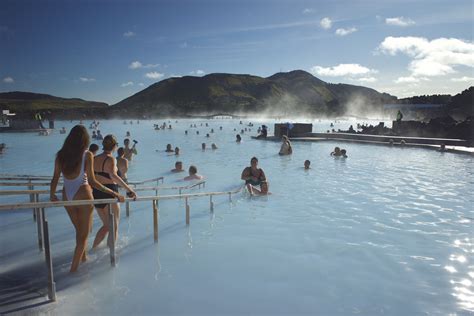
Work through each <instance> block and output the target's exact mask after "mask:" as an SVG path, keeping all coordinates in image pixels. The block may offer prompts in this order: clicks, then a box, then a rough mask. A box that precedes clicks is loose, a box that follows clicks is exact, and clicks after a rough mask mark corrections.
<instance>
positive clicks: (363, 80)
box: [357, 77, 377, 83]
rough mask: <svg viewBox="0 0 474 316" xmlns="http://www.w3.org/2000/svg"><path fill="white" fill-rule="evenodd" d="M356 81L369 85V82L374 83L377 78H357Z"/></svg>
mask: <svg viewBox="0 0 474 316" xmlns="http://www.w3.org/2000/svg"><path fill="white" fill-rule="evenodd" d="M357 80H358V81H360V82H367V83H370V82H376V81H377V78H375V77H362V78H359V79H357Z"/></svg>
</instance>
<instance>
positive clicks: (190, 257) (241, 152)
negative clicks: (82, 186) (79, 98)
mask: <svg viewBox="0 0 474 316" xmlns="http://www.w3.org/2000/svg"><path fill="white" fill-rule="evenodd" d="M162 122H163V120H161V121H141V122H140V124H139V125H137V124H134V125H123V124H122V121H103V122H101V128H100V129H101V131H102V134H104V135H105V134H107V133H114V134H115V135H117V137H118V138H119V139H123V138H124V136H125V133H126V131H127V130H128V131H130V132H131V134H132V138H134V139H137V140H138V141H139V143H138V151H139V154H138V156H136V157H135V159H134V161H133V163H132V164H131V168H130V172H129V178H130V180H141V179H146V178H153V177H157V176H164V177H165V185H177V184H180V185H184V182H183V181H182V180H181V179H182V178H183V177H184V174H178V175H177V174H171V173H170V172H169V170H170V169H172V168H173V166H174V163H175V161H176V160H178V159H179V160H181V161H183V163H184V166H185V168H186V169H187V167H189V165H190V164H195V165H196V166H197V167H198V172H199V173H200V174H202V175H204V176H205V177H206V180H207V183H206V187H205V188H202V189H192V190H189V191H187V192H190V193H191V192H206V191H225V190H230V189H234V188H236V187H237V186H239V185H240V184H241V183H242V182H241V181H240V180H239V179H240V173H241V171H242V169H243V168H244V167H246V166H247V165H249V160H250V158H251V157H252V156H257V157H258V158H259V165H260V167H261V168H263V169H264V170H265V172H266V175H267V178H268V179H269V182H270V191H271V192H272V195H270V196H268V197H259V198H250V197H249V196H248V195H247V194H244V193H239V194H237V195H236V196H235V197H234V198H233V201H232V203H230V202H229V201H228V198H227V197H216V198H215V199H214V201H215V210H214V213H210V211H209V199H208V198H200V199H192V200H191V201H190V207H191V219H190V221H191V223H190V226H189V227H187V226H186V224H185V206H184V201H183V200H172V201H161V202H160V223H159V225H160V228H159V229H160V231H159V243H158V244H154V243H153V220H152V207H151V202H148V203H135V204H132V207H131V208H132V210H131V215H130V217H128V218H127V217H126V216H125V214H124V212H123V214H122V218H121V223H120V228H119V234H120V237H119V241H118V249H117V255H118V262H117V266H116V267H115V268H111V267H110V263H109V257H108V250H107V248H106V247H105V245H103V246H102V247H101V248H100V249H99V250H98V251H97V252H95V253H91V254H90V259H89V261H88V262H87V263H86V264H84V265H82V266H81V267H80V269H79V272H78V273H76V274H74V275H70V274H69V273H68V270H69V266H70V263H71V257H72V250H73V247H74V230H73V227H72V224H71V223H70V221H69V219H68V217H67V215H66V212H65V211H64V209H59V208H58V209H49V210H47V214H48V218H49V220H50V227H51V228H50V229H51V234H52V236H51V240H52V252H53V258H54V268H55V273H56V282H57V287H58V293H57V296H58V302H57V303H54V304H48V305H44V306H41V307H37V308H35V309H33V311H36V312H38V311H39V312H42V313H50V314H60V315H71V314H77V315H93V314H123V315H126V314H164V315H168V314H186V315H189V314H191V315H194V314H202V315H209V314H214V315H224V314H233V315H241V314H245V315H249V314H253V315H262V314H267V315H274V314H281V315H296V314H312V315H348V314H361V315H382V314H383V315H420V314H423V315H425V314H433V315H447V314H459V315H464V314H466V315H467V314H470V313H472V312H473V311H474V284H473V283H474V228H473V222H474V210H473V202H474V198H473V192H474V171H473V170H474V168H473V167H474V159H473V158H472V157H470V156H464V155H455V154H450V153H444V154H443V153H439V152H436V151H431V150H426V149H416V148H391V147H383V146H373V145H361V144H355V143H336V142H319V143H298V142H294V143H293V147H294V154H293V155H292V156H286V157H280V156H278V154H277V153H278V151H279V147H280V144H279V143H276V142H264V141H256V140H251V139H250V135H255V134H256V129H257V124H258V123H261V122H257V121H254V123H255V126H254V127H252V132H247V133H245V134H244V135H243V142H242V143H240V144H237V143H235V141H234V139H235V134H236V132H234V128H236V129H237V130H238V131H240V130H241V129H243V128H244V127H246V126H244V125H240V124H239V122H238V121H236V120H209V121H204V120H193V121H190V120H179V122H178V123H175V121H174V120H172V125H173V130H166V131H154V130H153V124H155V123H162ZM204 122H208V123H209V127H207V128H206V127H205V126H203V127H201V126H200V124H201V123H204ZM246 122H248V120H244V123H246ZM191 123H193V124H194V123H196V124H197V126H198V128H189V125H190V124H191ZM265 123H267V125H269V126H270V133H272V131H273V124H271V123H272V122H269V121H265ZM350 124H355V122H349V121H342V122H340V123H338V124H336V126H335V128H336V129H337V128H347V127H348V126H349V125H350ZM85 125H86V126H88V125H89V121H87V122H85ZM61 126H66V128H67V129H68V130H69V128H70V127H71V126H73V123H69V122H57V123H56V127H61ZM219 126H223V130H222V131H219ZM211 128H213V129H214V130H215V133H213V134H212V133H211V134H210V138H206V137H205V134H206V133H209V132H210V129H211ZM327 129H329V122H328V121H322V122H315V126H314V128H313V131H325V130H327ZM184 130H188V131H189V134H188V135H187V136H185V135H184ZM196 130H199V131H200V135H196ZM64 136H65V135H60V134H59V133H58V131H55V132H54V133H53V135H51V136H48V137H40V136H36V135H33V134H0V137H1V142H5V143H7V145H8V147H9V148H8V149H7V151H6V152H5V153H4V154H3V155H0V165H1V172H2V173H15V174H38V175H48V174H51V173H52V169H53V161H54V154H55V152H56V151H57V150H58V149H59V147H60V146H61V144H62V141H63V140H64ZM202 142H206V143H207V146H208V147H210V145H211V143H213V142H214V143H216V144H217V146H218V147H219V149H217V150H214V151H213V150H210V149H209V150H206V151H202V150H201V143H202ZM168 143H171V144H172V145H173V147H175V146H179V147H180V148H181V155H180V156H179V158H177V157H175V156H174V155H168V154H166V153H165V152H164V149H165V146H166V144H168ZM334 146H340V147H342V148H346V149H347V152H348V155H349V158H347V159H334V158H332V157H330V156H329V153H330V152H331V150H332V149H333V148H334ZM156 150H159V151H158V152H157V151H156ZM305 159H310V160H311V162H312V165H311V166H312V169H311V170H309V171H305V170H303V162H304V160H305ZM2 189H7V188H5V187H4V188H2ZM167 193H168V194H172V193H176V191H163V192H161V193H160V194H167ZM150 194H151V192H149V193H145V192H144V193H142V195H150ZM45 198H46V196H44V197H43V200H44V199H45ZM15 201H25V197H23V198H21V197H15V198H11V197H9V198H8V199H7V198H5V197H2V198H1V199H0V202H1V203H7V202H8V203H11V202H15ZM31 217H32V216H31V211H30V210H25V211H17V212H15V213H13V212H7V213H4V214H1V215H0V262H1V264H0V275H1V278H2V281H5V282H0V283H4V285H3V287H6V288H8V287H9V286H10V287H11V288H13V287H14V286H16V285H18V283H21V282H24V283H25V282H26V283H28V284H30V286H31V287H32V288H37V287H40V286H44V284H45V277H46V274H45V271H44V264H43V261H42V260H43V257H42V254H41V253H40V252H39V251H38V249H37V246H36V243H37V241H36V228H35V224H34V222H33V221H32V218H31ZM99 227H100V220H99V219H98V218H97V216H96V218H95V222H94V230H93V235H94V234H95V232H96V231H97V229H98V228H99ZM93 235H92V236H91V237H90V239H91V240H90V243H91V242H92V238H93ZM7 281H8V282H7ZM5 284H6V285H5ZM30 311H31V310H30Z"/></svg>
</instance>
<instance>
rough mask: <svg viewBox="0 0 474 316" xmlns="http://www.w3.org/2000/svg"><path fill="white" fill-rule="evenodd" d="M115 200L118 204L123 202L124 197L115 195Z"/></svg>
mask: <svg viewBox="0 0 474 316" xmlns="http://www.w3.org/2000/svg"><path fill="white" fill-rule="evenodd" d="M115 198H117V200H118V201H119V202H120V203H123V202H125V197H124V196H123V195H122V194H119V193H117V194H116V195H115Z"/></svg>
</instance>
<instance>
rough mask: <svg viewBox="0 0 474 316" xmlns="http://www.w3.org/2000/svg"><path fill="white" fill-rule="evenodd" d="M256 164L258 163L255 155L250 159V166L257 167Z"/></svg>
mask: <svg viewBox="0 0 474 316" xmlns="http://www.w3.org/2000/svg"><path fill="white" fill-rule="evenodd" d="M257 165H258V159H257V157H252V159H250V166H252V167H254V168H257Z"/></svg>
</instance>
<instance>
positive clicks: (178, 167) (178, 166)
mask: <svg viewBox="0 0 474 316" xmlns="http://www.w3.org/2000/svg"><path fill="white" fill-rule="evenodd" d="M174 168H175V171H179V170H183V162H182V161H176V162H175V163H174Z"/></svg>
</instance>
